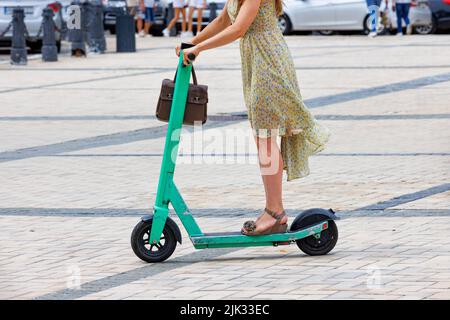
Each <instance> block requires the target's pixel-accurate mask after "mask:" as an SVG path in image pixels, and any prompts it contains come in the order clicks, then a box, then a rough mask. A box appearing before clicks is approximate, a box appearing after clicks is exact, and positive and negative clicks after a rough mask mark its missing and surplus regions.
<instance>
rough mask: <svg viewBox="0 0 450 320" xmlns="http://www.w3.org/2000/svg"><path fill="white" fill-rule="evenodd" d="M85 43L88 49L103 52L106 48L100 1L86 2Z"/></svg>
mask: <svg viewBox="0 0 450 320" xmlns="http://www.w3.org/2000/svg"><path fill="white" fill-rule="evenodd" d="M86 11H87V14H86V20H87V43H88V45H89V51H91V52H94V53H104V52H105V50H106V40H105V32H104V28H103V7H102V3H101V2H100V1H92V2H89V3H88V4H87V10H86Z"/></svg>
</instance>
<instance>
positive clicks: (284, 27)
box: [278, 14, 292, 35]
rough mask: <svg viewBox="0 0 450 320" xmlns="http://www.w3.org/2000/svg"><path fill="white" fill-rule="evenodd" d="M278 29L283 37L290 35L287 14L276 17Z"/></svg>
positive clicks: (289, 21)
mask: <svg viewBox="0 0 450 320" xmlns="http://www.w3.org/2000/svg"><path fill="white" fill-rule="evenodd" d="M278 27H279V28H280V30H281V32H283V34H284V35H287V34H289V33H291V31H292V23H291V20H290V19H289V17H288V16H287V14H283V15H281V16H279V17H278Z"/></svg>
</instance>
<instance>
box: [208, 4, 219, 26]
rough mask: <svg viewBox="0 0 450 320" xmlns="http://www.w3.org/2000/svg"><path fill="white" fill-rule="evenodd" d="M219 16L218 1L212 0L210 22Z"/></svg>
mask: <svg viewBox="0 0 450 320" xmlns="http://www.w3.org/2000/svg"><path fill="white" fill-rule="evenodd" d="M216 17H217V3H215V2H211V3H210V4H209V20H208V22H211V21H213V20H214V19H215V18H216Z"/></svg>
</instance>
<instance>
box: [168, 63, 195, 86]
mask: <svg viewBox="0 0 450 320" xmlns="http://www.w3.org/2000/svg"><path fill="white" fill-rule="evenodd" d="M177 73H178V69H177V71H175V76H174V77H173V83H175V80H176V78H177ZM191 73H192V79H193V80H194V84H195V85H197V75H196V74H195V70H194V66H192V71H191Z"/></svg>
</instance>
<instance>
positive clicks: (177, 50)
mask: <svg viewBox="0 0 450 320" xmlns="http://www.w3.org/2000/svg"><path fill="white" fill-rule="evenodd" d="M180 50H181V44H178V45H177V46H176V47H175V54H176V55H177V57H179V56H180Z"/></svg>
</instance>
